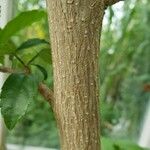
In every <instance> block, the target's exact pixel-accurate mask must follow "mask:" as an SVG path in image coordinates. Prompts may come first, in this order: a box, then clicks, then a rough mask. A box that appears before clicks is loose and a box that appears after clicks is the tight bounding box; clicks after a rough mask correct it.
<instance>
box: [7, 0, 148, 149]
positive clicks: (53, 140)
mask: <svg viewBox="0 0 150 150" xmlns="http://www.w3.org/2000/svg"><path fill="white" fill-rule="evenodd" d="M14 3H15V4H14V14H13V15H14V16H16V15H18V14H19V13H20V12H22V11H27V10H32V9H45V7H46V4H45V0H15V1H14ZM37 37H38V38H44V39H46V40H49V32H48V23H47V18H43V20H42V21H40V22H37V23H34V24H33V25H32V26H31V27H29V28H26V29H25V30H23V31H21V32H19V33H17V35H15V36H14V37H13V38H12V39H13V41H14V42H15V44H16V45H17V46H18V45H20V44H21V43H22V42H23V41H25V40H27V39H29V38H37ZM101 39H102V40H101V50H100V62H99V63H100V87H101V89H100V100H101V106H100V107H101V110H100V111H101V134H102V136H103V137H105V138H103V143H109V144H110V143H111V142H112V140H111V139H113V140H115V139H116V141H117V140H125V141H126V140H128V141H133V142H135V143H137V142H138V140H139V138H140V134H141V129H142V126H143V119H144V115H145V112H146V108H147V105H148V103H149V100H150V95H149V93H148V91H147V90H146V89H145V87H146V85H148V84H149V83H150V63H149V62H150V61H149V60H150V2H149V0H143V1H140V0H128V1H127V0H126V1H125V3H122V2H121V3H118V4H116V5H115V6H113V7H110V8H108V9H107V10H106V14H105V18H104V23H103V32H102V38H101ZM40 48H41V47H36V48H35V49H36V50H34V52H35V51H38V50H39V49H40ZM34 52H33V51H32V50H31V51H27V52H25V53H24V54H23V55H22V59H24V60H25V61H26V60H29V59H30V57H31V56H34V55H35V53H34ZM50 57H51V56H50V55H49V58H50ZM46 58H47V57H44V55H43V56H42V57H40V58H38V59H36V62H39V61H40V63H41V64H42V65H43V66H46V69H47V71H48V73H49V78H48V80H47V84H48V85H49V86H51V87H53V73H52V64H51V62H50V61H49V59H46ZM15 65H16V62H13V66H15ZM147 117H148V116H147ZM149 117H150V116H149ZM149 130H150V129H149ZM110 141H111V142H110ZM7 142H8V143H15V144H23V145H33V146H43V147H52V148H59V140H58V132H57V127H56V122H55V119H54V116H53V113H52V110H51V108H49V105H48V104H46V103H45V101H44V100H43V99H42V97H41V96H40V95H39V96H38V98H37V100H36V101H35V102H34V105H33V106H32V109H31V111H30V112H29V113H27V114H26V116H25V117H24V118H23V119H22V120H21V122H20V123H18V125H17V126H16V128H15V129H14V130H13V131H8V132H7ZM106 145H107V144H106ZM125 145H126V144H125ZM105 150H111V148H105ZM114 150H120V149H119V148H117V144H116V146H114ZM123 150H130V149H126V148H125V149H123ZM131 150H134V148H132V146H131Z"/></svg>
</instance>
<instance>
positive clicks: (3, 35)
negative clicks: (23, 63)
mask: <svg viewBox="0 0 150 150" xmlns="http://www.w3.org/2000/svg"><path fill="white" fill-rule="evenodd" d="M45 16H46V13H45V12H44V11H42V10H32V11H27V12H22V13H21V14H20V15H18V16H17V17H16V18H14V19H13V20H11V21H10V22H9V23H8V24H7V25H6V26H5V27H4V29H2V31H1V32H0V42H1V43H3V42H6V41H8V40H9V39H10V37H11V36H13V35H14V34H15V33H17V32H18V31H20V30H22V29H24V28H25V27H27V26H30V25H31V24H33V23H34V22H37V21H39V20H41V19H42V18H44V17H45Z"/></svg>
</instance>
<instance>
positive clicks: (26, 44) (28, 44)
mask: <svg viewBox="0 0 150 150" xmlns="http://www.w3.org/2000/svg"><path fill="white" fill-rule="evenodd" d="M40 44H49V42H47V41H46V40H45V39H39V38H33V39H29V40H27V41H25V42H24V43H22V44H21V45H20V46H19V47H18V48H17V51H20V50H23V49H28V48H31V47H33V46H38V45H40Z"/></svg>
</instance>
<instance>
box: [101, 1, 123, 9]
mask: <svg viewBox="0 0 150 150" xmlns="http://www.w3.org/2000/svg"><path fill="white" fill-rule="evenodd" d="M104 1H105V7H106V8H107V7H108V6H112V5H114V4H116V3H118V2H120V1H124V0H104Z"/></svg>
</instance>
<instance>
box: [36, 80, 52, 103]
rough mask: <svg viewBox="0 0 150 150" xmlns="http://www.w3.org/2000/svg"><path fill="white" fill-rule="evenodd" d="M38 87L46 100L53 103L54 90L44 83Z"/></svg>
mask: <svg viewBox="0 0 150 150" xmlns="http://www.w3.org/2000/svg"><path fill="white" fill-rule="evenodd" d="M38 89H39V92H40V94H41V95H42V96H43V97H44V98H45V100H47V102H49V103H50V104H52V103H53V101H54V92H53V91H52V90H51V89H50V88H49V87H47V85H46V84H44V83H40V84H39V87H38Z"/></svg>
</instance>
